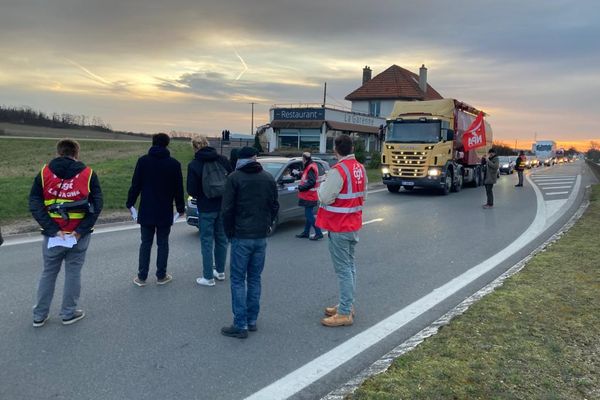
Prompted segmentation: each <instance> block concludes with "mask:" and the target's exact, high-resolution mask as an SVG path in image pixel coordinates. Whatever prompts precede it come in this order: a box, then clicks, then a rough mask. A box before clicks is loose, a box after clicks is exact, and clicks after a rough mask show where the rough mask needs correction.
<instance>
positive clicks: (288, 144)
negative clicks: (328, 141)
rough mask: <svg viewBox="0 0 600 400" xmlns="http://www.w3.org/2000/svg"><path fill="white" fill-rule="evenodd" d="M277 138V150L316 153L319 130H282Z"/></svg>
mask: <svg viewBox="0 0 600 400" xmlns="http://www.w3.org/2000/svg"><path fill="white" fill-rule="evenodd" d="M277 136H278V141H277V147H279V148H287V149H301V150H311V151H314V150H317V151H318V150H319V147H320V144H321V131H320V130H319V129H282V130H281V131H280V132H279V134H278V135H277Z"/></svg>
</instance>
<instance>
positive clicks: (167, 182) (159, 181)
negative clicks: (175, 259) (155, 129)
mask: <svg viewBox="0 0 600 400" xmlns="http://www.w3.org/2000/svg"><path fill="white" fill-rule="evenodd" d="M169 141H170V139H169V136H168V135H167V134H165V133H157V134H156V135H154V136H152V147H150V150H149V151H148V154H146V155H144V156H142V157H140V158H139V159H138V161H137V164H136V166H135V171H134V172H133V177H132V178H131V187H130V188H129V194H128V196H127V203H126V205H125V206H126V207H127V208H128V209H130V210H132V215H134V217H135V213H134V212H133V210H134V209H132V207H133V206H134V205H135V203H136V201H137V199H138V196H140V195H141V199H140V206H139V213H138V215H137V222H138V224H140V232H141V238H142V243H141V245H140V254H139V268H138V274H137V276H136V277H135V278H134V279H133V283H134V284H136V285H137V286H145V285H146V279H147V278H148V270H149V267H150V251H151V249H152V242H153V241H154V235H155V234H156V245H157V247H158V251H157V259H156V279H157V281H156V283H157V284H159V285H164V284H166V283H169V282H170V281H171V280H172V279H173V278H172V276H171V275H169V274H167V260H168V258H169V234H170V232H171V225H173V222H174V216H173V202H175V207H176V209H177V212H178V213H179V214H180V215H183V214H184V213H185V202H184V200H183V176H182V173H181V164H180V163H179V161H177V160H176V159H174V158H173V157H171V154H170V153H169V150H168V149H167V146H168V145H169Z"/></svg>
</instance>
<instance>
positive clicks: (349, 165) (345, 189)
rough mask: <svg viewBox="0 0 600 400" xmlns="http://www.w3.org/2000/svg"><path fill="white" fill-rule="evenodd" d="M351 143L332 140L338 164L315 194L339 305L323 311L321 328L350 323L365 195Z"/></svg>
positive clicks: (362, 173)
mask: <svg viewBox="0 0 600 400" xmlns="http://www.w3.org/2000/svg"><path fill="white" fill-rule="evenodd" d="M353 150H354V149H353V145H352V139H351V138H350V136H348V135H341V136H338V137H336V138H335V141H334V153H335V155H336V157H337V159H338V163H337V164H335V165H334V166H333V168H332V169H331V170H329V172H328V173H327V177H326V179H325V181H324V182H323V183H322V184H321V186H320V187H319V190H318V192H317V193H318V196H319V200H320V202H321V206H320V207H319V211H318V213H317V223H316V225H317V226H318V227H319V228H322V229H325V230H327V231H329V253H330V254H331V260H332V262H333V267H334V269H335V273H336V275H337V279H338V286H339V302H338V304H337V305H336V306H333V307H327V308H325V315H326V317H325V318H323V319H321V323H322V324H323V325H325V326H330V327H335V326H345V325H352V323H353V322H354V291H355V289H356V265H355V263H354V247H355V246H356V243H358V231H359V230H360V228H361V227H362V207H363V203H364V201H365V199H366V195H367V184H368V182H367V174H366V171H365V167H364V166H363V165H362V164H361V163H359V162H358V161H356V158H355V157H354V154H352V151H353Z"/></svg>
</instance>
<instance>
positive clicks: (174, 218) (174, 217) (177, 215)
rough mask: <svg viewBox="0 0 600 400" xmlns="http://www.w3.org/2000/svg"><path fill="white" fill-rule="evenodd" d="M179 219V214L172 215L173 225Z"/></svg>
mask: <svg viewBox="0 0 600 400" xmlns="http://www.w3.org/2000/svg"><path fill="white" fill-rule="evenodd" d="M178 218H179V213H178V212H176V213H175V214H173V223H175V221H177V219H178Z"/></svg>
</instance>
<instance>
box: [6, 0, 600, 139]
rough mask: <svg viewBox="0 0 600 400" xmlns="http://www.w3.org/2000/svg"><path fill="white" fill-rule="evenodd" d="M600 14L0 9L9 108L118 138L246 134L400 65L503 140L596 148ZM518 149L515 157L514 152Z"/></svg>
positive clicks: (195, 7) (127, 0) (54, 4)
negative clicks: (108, 129) (124, 134)
mask: <svg viewBox="0 0 600 400" xmlns="http://www.w3.org/2000/svg"><path fill="white" fill-rule="evenodd" d="M599 21H600V2H599V1H597V0H587V1H583V0H582V1H553V0H546V1H526V0H519V1H512V0H507V1H464V0H454V1H442V0H437V1H434V0H430V1H427V0H422V1H419V2H412V1H399V0H395V1H391V0H386V1H379V0H372V1H353V0H318V1H316V0H304V1H300V0H296V1H290V0H279V1H275V0H266V1H250V0H246V1H243V0H233V1H202V0H171V1H164V0H161V1H157V0H144V1H141V0H137V1H133V0H119V1H115V0H102V1H101V0H45V1H42V0H36V1H33V0H2V1H1V3H0V52H1V54H2V56H1V57H0V104H3V105H5V106H24V105H26V106H30V107H33V108H35V109H39V110H42V111H45V112H48V113H52V112H59V113H62V112H68V113H72V114H85V115H88V116H98V117H101V118H102V119H103V120H104V121H105V122H107V123H109V124H110V125H111V126H112V127H113V128H114V129H121V130H131V131H138V132H139V131H144V132H157V131H167V132H168V131H171V130H178V131H188V132H197V133H203V134H209V135H218V134H219V133H220V132H221V130H222V129H225V128H227V129H229V130H230V131H232V132H239V133H249V132H250V126H251V122H250V120H251V107H250V104H249V103H250V102H255V103H257V104H256V105H255V113H254V122H255V125H261V124H264V123H266V122H268V110H269V108H270V107H271V106H272V105H273V104H291V103H320V102H322V96H323V83H324V82H327V87H328V93H329V96H328V98H327V102H328V103H329V104H331V105H334V106H346V107H349V106H350V103H349V102H346V101H345V100H344V97H345V96H346V95H347V94H349V93H350V92H351V91H353V90H354V89H356V88H358V87H359V86H360V85H361V77H362V68H363V67H364V66H365V65H369V66H370V67H371V68H372V69H373V75H376V74H378V73H380V72H382V71H383V70H385V69H386V68H387V67H389V66H390V65H392V64H397V65H399V66H401V67H404V68H407V69H409V70H411V71H414V72H417V73H418V69H419V67H420V66H421V64H425V65H426V66H427V67H428V69H429V72H428V78H429V83H430V84H431V85H432V86H433V87H434V88H435V89H436V90H437V91H438V92H440V93H441V94H442V96H444V97H453V98H457V99H460V100H462V101H465V102H467V103H470V104H472V105H474V106H476V107H478V108H481V109H483V110H485V111H487V112H488V113H489V114H490V117H489V122H490V123H491V125H492V127H493V129H494V135H495V139H497V140H500V141H504V142H506V143H509V144H511V145H514V142H515V140H518V141H519V144H520V143H525V142H531V141H532V140H533V139H534V136H535V135H536V133H537V138H538V139H540V140H541V139H548V140H557V141H561V142H563V143H564V144H567V142H574V143H577V144H578V145H579V146H580V147H581V148H582V149H583V148H586V147H587V145H588V144H589V142H590V141H591V140H596V141H598V140H600V130H599V129H598V124H599V122H600V113H599V111H600V96H599V93H600V22H599ZM520 147H521V146H520Z"/></svg>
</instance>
